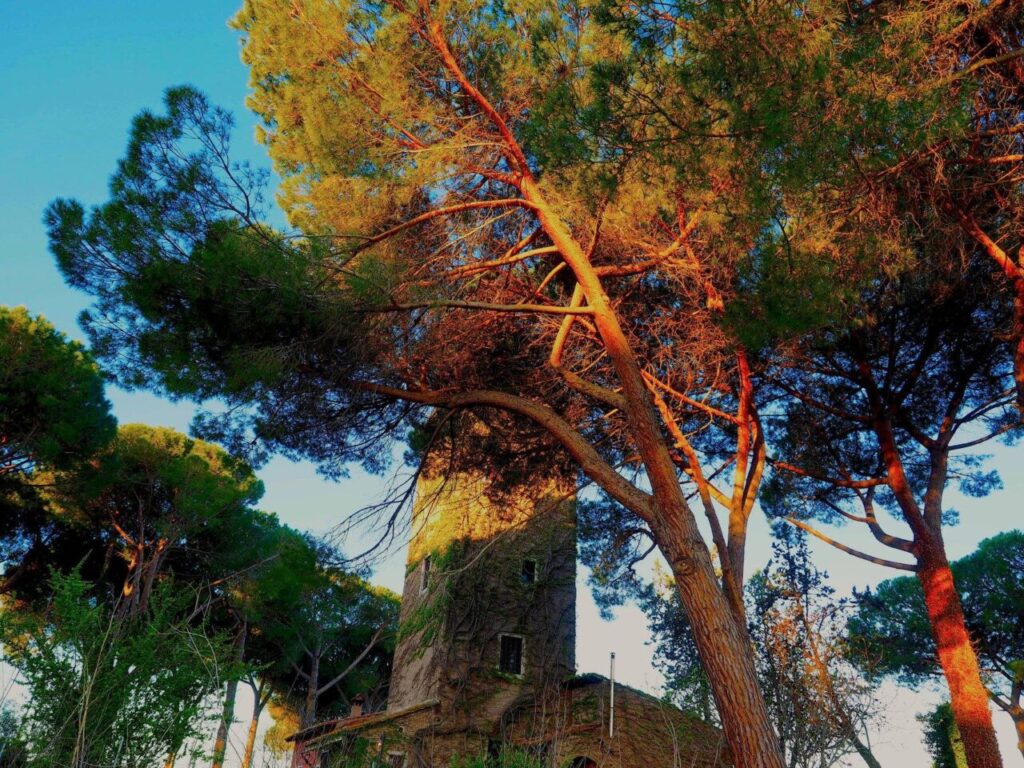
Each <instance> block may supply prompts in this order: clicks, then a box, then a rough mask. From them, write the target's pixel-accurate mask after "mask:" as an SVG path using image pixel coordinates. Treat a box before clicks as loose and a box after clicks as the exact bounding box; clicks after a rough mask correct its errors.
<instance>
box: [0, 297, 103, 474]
mask: <svg viewBox="0 0 1024 768" xmlns="http://www.w3.org/2000/svg"><path fill="white" fill-rule="evenodd" d="M114 426H115V422H114V417H113V416H112V415H111V414H110V403H108V402H107V400H106V398H105V397H104V395H103V378H102V375H101V374H100V371H99V369H98V368H97V367H96V364H95V363H94V362H93V360H92V357H91V356H90V355H89V354H88V353H87V352H86V351H85V349H84V348H83V347H82V345H81V344H78V343H77V342H73V341H70V340H69V339H68V338H67V337H66V336H65V335H64V334H62V333H61V332H60V331H58V330H56V329H55V328H54V327H53V326H52V325H50V324H49V323H48V322H47V321H46V320H44V319H43V318H42V317H39V316H33V315H31V314H29V312H28V311H27V310H26V309H25V308H24V307H15V308H13V309H12V308H10V307H3V306H0V480H2V479H3V478H4V476H6V475H8V474H11V473H22V474H24V473H27V472H30V471H31V470H32V469H34V468H35V467H38V466H43V467H50V468H67V467H70V466H71V465H72V464H74V463H76V462H80V461H82V460H84V459H85V458H87V457H89V456H90V455H92V453H93V452H95V451H96V450H98V449H99V448H102V447H103V446H104V445H105V444H106V442H107V441H109V440H110V439H111V438H112V437H113V435H114Z"/></svg>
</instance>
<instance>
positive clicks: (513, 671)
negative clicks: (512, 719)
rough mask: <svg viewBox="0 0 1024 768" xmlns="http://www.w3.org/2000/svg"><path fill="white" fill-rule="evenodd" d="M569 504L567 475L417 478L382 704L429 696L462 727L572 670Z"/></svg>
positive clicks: (572, 528) (395, 706)
mask: <svg viewBox="0 0 1024 768" xmlns="http://www.w3.org/2000/svg"><path fill="white" fill-rule="evenodd" d="M575 514H576V513H575V496H574V493H573V485H572V483H570V482H567V481H563V482H558V481H556V480H551V479H545V480H542V481H539V482H536V483H533V484H531V485H529V486H528V487H522V486H519V487H518V488H515V489H513V490H506V491H504V492H501V493H498V492H496V491H495V490H494V483H493V482H492V481H489V480H488V479H487V478H486V477H485V476H484V475H483V474H481V473H474V472H467V471H461V472H458V473H456V474H439V475H437V476H431V475H430V473H429V472H428V473H425V474H424V475H423V476H422V477H421V478H420V480H419V482H418V485H417V498H416V502H415V506H414V510H413V517H412V537H411V540H410V544H409V556H408V560H407V565H406V579H405V589H404V592H403V595H402V608H401V618H400V627H401V629H400V633H401V634H400V640H399V643H398V647H397V649H396V652H395V662H394V671H393V675H392V680H391V687H390V692H389V696H388V712H398V711H402V710H406V709H408V708H410V707H416V706H417V705H421V704H425V703H427V702H432V703H434V704H435V706H438V707H440V709H441V711H442V712H443V715H442V719H443V720H444V721H446V722H448V723H449V724H450V725H454V724H455V723H459V727H461V728H467V727H468V728H469V729H470V730H472V729H473V723H479V724H481V725H483V724H484V723H487V722H490V721H493V720H495V719H497V718H498V717H500V716H501V713H502V712H504V711H505V710H506V709H507V708H508V707H509V706H510V705H511V704H512V703H513V702H515V701H516V700H517V699H519V698H521V697H523V696H527V695H536V694H538V693H540V692H541V691H543V690H545V689H546V688H548V687H550V686H557V685H559V684H560V683H562V682H563V681H564V680H566V679H567V678H568V677H570V676H571V675H572V674H573V672H574V669H575V645H576V636H575V635H576V630H575V627H576V584H575V581H576V517H575Z"/></svg>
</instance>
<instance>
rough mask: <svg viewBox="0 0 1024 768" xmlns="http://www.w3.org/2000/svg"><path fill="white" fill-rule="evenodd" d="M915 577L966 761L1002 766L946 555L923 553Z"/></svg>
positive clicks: (973, 765)
mask: <svg viewBox="0 0 1024 768" xmlns="http://www.w3.org/2000/svg"><path fill="white" fill-rule="evenodd" d="M917 577H918V579H919V580H920V582H921V587H922V588H923V589H924V600H925V605H926V606H927V609H928V620H929V622H930V623H931V626H932V634H933V636H934V638H935V645H936V648H937V649H938V657H939V663H940V665H941V666H942V671H943V673H944V674H945V676H946V682H947V684H948V685H949V698H950V704H951V706H952V709H953V718H954V720H955V721H956V724H957V727H958V728H959V730H960V736H961V738H962V739H963V742H964V751H965V752H966V754H967V761H968V764H969V766H970V768H1000V766H1002V764H1003V762H1002V758H1001V757H1000V755H999V745H998V743H997V742H996V734H995V729H994V728H993V726H992V713H991V711H990V710H989V706H988V694H987V692H986V690H985V686H984V685H982V682H981V668H980V666H979V664H978V657H977V654H976V653H975V652H974V647H973V646H972V645H971V638H970V636H969V635H968V633H967V628H966V626H965V624H964V614H963V608H962V607H961V605H960V597H959V595H957V592H956V587H955V586H954V584H953V572H952V571H951V570H950V568H949V562H948V560H947V559H946V557H945V554H944V553H941V552H934V553H928V554H926V555H925V556H924V557H922V564H921V568H920V569H919V570H918V572H917Z"/></svg>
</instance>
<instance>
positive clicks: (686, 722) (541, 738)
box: [500, 675, 730, 768]
mask: <svg viewBox="0 0 1024 768" xmlns="http://www.w3.org/2000/svg"><path fill="white" fill-rule="evenodd" d="M609 709H610V683H609V682H608V681H607V680H606V679H604V678H601V677H600V676H597V675H587V676H585V677H584V678H581V679H579V680H576V681H573V682H571V683H570V684H568V685H567V686H564V687H563V689H562V690H561V691H558V692H556V693H554V694H553V695H548V696H547V697H546V698H545V700H543V701H541V700H538V701H536V702H532V703H530V704H526V705H525V706H523V707H521V708H519V709H518V710H515V711H511V712H509V713H508V714H507V715H506V717H505V718H504V719H503V721H502V724H501V730H500V734H501V735H500V739H501V741H502V742H504V743H506V744H512V745H518V746H521V747H523V748H526V749H533V750H536V751H537V752H538V753H539V754H543V755H544V756H545V757H546V761H547V764H548V765H550V766H552V768H564V766H568V765H571V764H572V762H573V761H574V760H575V759H577V758H584V759H589V760H592V761H593V762H594V764H596V765H597V766H599V768H684V767H685V768H718V767H719V766H725V765H729V764H730V760H729V756H728V750H727V747H726V745H725V740H724V736H723V735H722V733H721V731H719V730H718V729H717V728H714V727H712V726H710V725H708V724H707V723H705V722H704V721H703V720H701V719H700V718H698V717H695V716H693V715H690V714H688V713H686V712H683V711H681V710H679V709H677V708H676V707H673V706H671V705H670V704H667V703H665V702H663V701H660V700H658V699H656V698H654V697H653V696H649V695H647V694H645V693H641V692H640V691H636V690H634V689H632V688H628V687H625V686H621V685H620V686H616V689H615V729H614V733H613V734H612V735H609V733H608V721H609ZM581 764H582V761H581Z"/></svg>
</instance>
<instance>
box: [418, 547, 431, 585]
mask: <svg viewBox="0 0 1024 768" xmlns="http://www.w3.org/2000/svg"><path fill="white" fill-rule="evenodd" d="M429 586H430V555H427V556H426V557H424V558H423V571H422V573H421V574H420V592H426V591H427V587H429Z"/></svg>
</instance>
